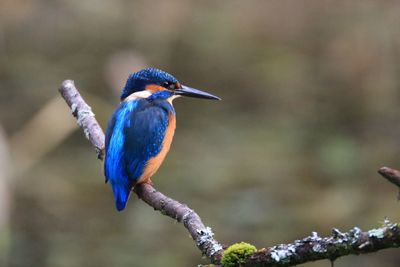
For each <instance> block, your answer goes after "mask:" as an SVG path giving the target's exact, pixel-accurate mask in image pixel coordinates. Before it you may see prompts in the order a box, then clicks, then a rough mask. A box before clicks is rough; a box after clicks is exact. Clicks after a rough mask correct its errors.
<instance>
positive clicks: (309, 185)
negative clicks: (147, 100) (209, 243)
mask: <svg viewBox="0 0 400 267" xmlns="http://www.w3.org/2000/svg"><path fill="white" fill-rule="evenodd" d="M399 14H400V3H399V2H398V1H378V0H376V1H371V0H363V1H321V0H309V1H278V0H274V1H261V0H259V1H239V0H234V1H194V0H191V1H184V0H170V1H144V0H143V1H128V0H117V1H94V0H87V1H77V0H68V1H67V0H55V1H49V0H40V1H26V0H2V1H1V2H0V62H1V64H0V123H1V131H0V133H1V134H0V136H1V138H0V258H1V260H2V263H0V265H2V264H3V263H4V266H13V267H14V266H15V267H17V266H52V267H67V266H68V267H69V266H89V267H90V266H116V267H119V266H153V267H157V266H197V264H199V263H206V262H207V261H206V260H205V259H202V258H201V255H200V252H199V251H198V249H197V248H196V247H195V246H194V243H193V241H192V240H191V239H190V237H189V235H188V233H187V232H186V230H185V229H184V227H183V226H182V225H178V224H176V223H174V222H173V220H171V219H170V218H167V217H165V216H161V215H160V214H158V213H157V212H154V211H153V210H152V209H151V208H150V207H148V206H147V205H145V204H144V203H143V202H141V201H138V200H137V199H136V197H135V196H133V197H132V198H131V200H130V202H129V205H128V207H127V209H126V211H125V212H122V213H118V212H117V211H116V210H115V208H114V201H113V197H112V193H111V189H110V187H109V185H105V184H104V178H103V173H102V164H101V162H100V161H98V160H97V159H96V156H95V153H94V151H93V149H92V147H91V146H90V145H89V143H88V142H87V141H86V139H85V138H84V135H83V133H82V132H81V131H80V130H77V127H76V123H75V121H74V119H73V118H72V116H71V115H70V111H69V109H68V108H67V106H66V105H65V103H64V102H63V101H62V100H61V98H60V97H59V95H58V92H57V88H58V87H59V85H60V83H61V82H62V81H63V80H64V79H73V80H75V83H76V85H77V87H78V89H80V91H81V93H82V95H83V96H84V97H85V99H86V100H87V101H88V103H89V104H90V105H91V106H92V108H93V110H94V112H95V113H96V116H97V119H98V120H99V122H100V124H101V125H102V126H103V127H105V126H106V123H107V120H108V117H109V116H110V114H111V112H112V110H113V109H114V108H115V107H116V105H117V104H118V102H119V98H118V94H119V91H120V89H121V87H122V85H123V84H124V82H125V80H126V78H127V76H128V74H129V73H131V72H134V71H137V70H139V69H140V68H143V67H148V66H153V67H158V68H161V69H164V70H166V71H168V72H170V73H172V74H174V75H175V76H176V77H178V79H180V81H181V82H182V83H185V84H187V85H190V86H193V87H197V88H199V89H203V90H206V91H210V92H212V93H214V94H216V95H218V96H220V97H222V98H223V101H221V102H208V101H200V100H194V99H178V100H176V101H175V108H176V110H177V115H178V126H177V132H176V135H175V140H174V143H173V145H172V149H171V151H170V153H169V155H168V157H167V159H166V161H165V163H164V164H163V166H162V168H161V169H160V171H159V172H158V173H157V175H156V176H155V177H154V178H153V181H155V184H156V187H157V188H158V189H159V190H160V191H161V192H163V193H165V194H167V195H168V196H170V197H173V198H175V199H177V200H179V201H181V202H184V203H186V204H188V205H189V206H190V207H192V208H193V209H194V210H195V211H197V212H198V213H199V214H200V216H201V217H202V219H203V221H204V222H205V224H206V225H209V226H211V227H212V228H213V230H214V232H215V233H216V238H217V239H218V240H219V241H220V242H222V243H224V244H227V245H228V244H231V243H233V242H237V241H247V242H251V243H253V244H254V245H256V246H257V247H258V248H262V247H267V246H271V245H275V244H279V243H285V242H291V241H293V240H294V239H299V238H303V237H305V236H306V235H309V234H310V233H311V231H318V232H319V233H320V235H329V234H330V230H331V228H332V227H338V228H339V229H341V230H343V231H344V230H348V229H350V228H352V227H353V226H359V227H361V228H362V229H364V230H366V229H371V228H373V227H377V226H379V224H380V223H381V222H382V221H383V218H384V216H386V215H387V216H389V218H390V219H392V220H393V221H399V219H400V216H399V210H400V207H399V204H398V203H397V201H396V193H397V192H396V189H395V188H394V187H393V186H392V185H390V184H388V183H387V182H386V181H384V180H383V179H382V178H380V177H379V176H378V175H377V173H376V170H377V169H378V168H379V167H381V166H383V165H388V166H392V167H396V166H397V167H399V165H400V164H399V160H398V158H399V156H400V138H399V137H400V123H399V122H400V110H399V105H400V90H399V86H400V67H399V66H400V26H399V24H400V16H399ZM399 261H400V254H399V250H386V251H381V252H378V253H374V254H370V255H364V256H349V257H344V258H341V259H339V260H337V262H336V264H335V266H341V267H342V266H343V267H344V266H366V267H369V266H370V267H372V266H398V262H399ZM2 266H3V265H2ZM302 266H326V267H328V266H330V263H329V262H328V261H320V262H316V263H308V264H305V265H302Z"/></svg>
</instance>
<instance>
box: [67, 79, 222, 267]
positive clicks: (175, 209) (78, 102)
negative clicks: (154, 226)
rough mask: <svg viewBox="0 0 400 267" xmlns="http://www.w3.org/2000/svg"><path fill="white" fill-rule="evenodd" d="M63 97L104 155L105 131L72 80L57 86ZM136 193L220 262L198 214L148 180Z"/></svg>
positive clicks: (219, 250) (218, 248)
mask: <svg viewBox="0 0 400 267" xmlns="http://www.w3.org/2000/svg"><path fill="white" fill-rule="evenodd" d="M59 91H60V93H61V95H62V97H63V98H64V99H65V101H66V102H67V104H68V106H69V107H70V108H71V110H72V114H73V115H74V117H75V118H76V119H77V122H78V124H79V126H80V127H81V128H82V130H83V131H84V133H85V136H86V138H87V139H88V140H89V141H90V143H91V144H92V145H93V146H94V148H95V150H96V153H97V156H98V158H99V159H103V157H104V133H103V130H102V129H101V127H100V125H99V124H98V122H97V120H96V119H95V118H94V114H93V112H92V109H91V108H90V107H89V106H88V105H87V104H86V102H85V101H84V100H83V98H82V97H81V95H80V94H79V92H78V90H77V89H76V87H75V85H74V82H73V81H71V80H66V81H64V82H63V83H62V85H61V87H60V89H59ZM134 191H135V193H136V194H137V195H138V197H139V198H140V199H142V200H143V201H144V202H146V203H147V204H149V205H150V206H151V207H153V208H154V209H155V210H158V211H161V213H162V214H164V215H167V216H169V217H171V218H173V219H174V220H177V221H178V222H183V225H184V226H185V227H186V229H187V230H188V231H189V233H190V235H191V236H192V238H193V240H194V241H195V242H196V245H197V247H198V248H199V249H200V250H201V251H202V253H203V254H204V255H206V256H207V257H208V258H209V259H210V260H211V262H213V263H216V264H218V263H219V262H220V259H221V256H222V253H223V248H222V246H221V245H220V244H219V243H218V241H216V240H215V239H214V238H213V235H214V234H213V232H212V230H211V228H210V227H206V226H205V225H204V224H203V222H202V221H201V219H200V217H199V215H197V213H196V212H194V211H193V210H192V209H190V208H189V207H187V206H186V205H185V204H181V203H179V202H178V201H176V200H173V199H171V198H169V197H167V196H165V195H163V194H162V193H160V192H158V191H157V190H156V189H154V187H153V186H151V185H149V184H141V185H138V186H136V187H135V190H134Z"/></svg>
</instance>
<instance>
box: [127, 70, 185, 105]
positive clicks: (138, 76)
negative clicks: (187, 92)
mask: <svg viewBox="0 0 400 267" xmlns="http://www.w3.org/2000/svg"><path fill="white" fill-rule="evenodd" d="M176 83H178V80H177V79H176V78H175V77H174V76H172V75H171V74H169V73H167V72H165V71H162V70H159V69H155V68H147V69H143V70H141V71H138V72H135V73H133V74H131V75H130V76H129V78H128V80H127V81H126V84H125V87H124V89H123V90H122V94H121V100H124V99H125V98H126V97H128V96H129V95H130V94H132V93H135V92H138V91H143V90H145V88H146V86H147V85H149V84H156V85H160V86H166V85H167V86H168V84H176Z"/></svg>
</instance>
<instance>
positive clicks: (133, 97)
mask: <svg viewBox="0 0 400 267" xmlns="http://www.w3.org/2000/svg"><path fill="white" fill-rule="evenodd" d="M149 96H151V93H150V92H149V91H147V90H143V91H139V92H135V93H133V94H130V95H129V96H128V97H126V98H125V99H124V102H128V101H132V100H136V99H138V98H148V97H149Z"/></svg>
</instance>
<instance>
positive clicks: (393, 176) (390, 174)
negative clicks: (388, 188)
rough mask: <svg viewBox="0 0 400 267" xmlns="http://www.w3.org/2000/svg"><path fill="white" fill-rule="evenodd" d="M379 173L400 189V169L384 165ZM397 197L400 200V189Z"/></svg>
mask: <svg viewBox="0 0 400 267" xmlns="http://www.w3.org/2000/svg"><path fill="white" fill-rule="evenodd" d="M378 173H379V174H380V175H382V176H383V177H384V178H386V180H388V181H389V182H391V183H392V184H394V185H396V186H397V188H399V190H400V171H398V170H395V169H391V168H389V167H382V168H380V169H379V170H378ZM397 199H398V200H400V191H399V193H398V195H397Z"/></svg>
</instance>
